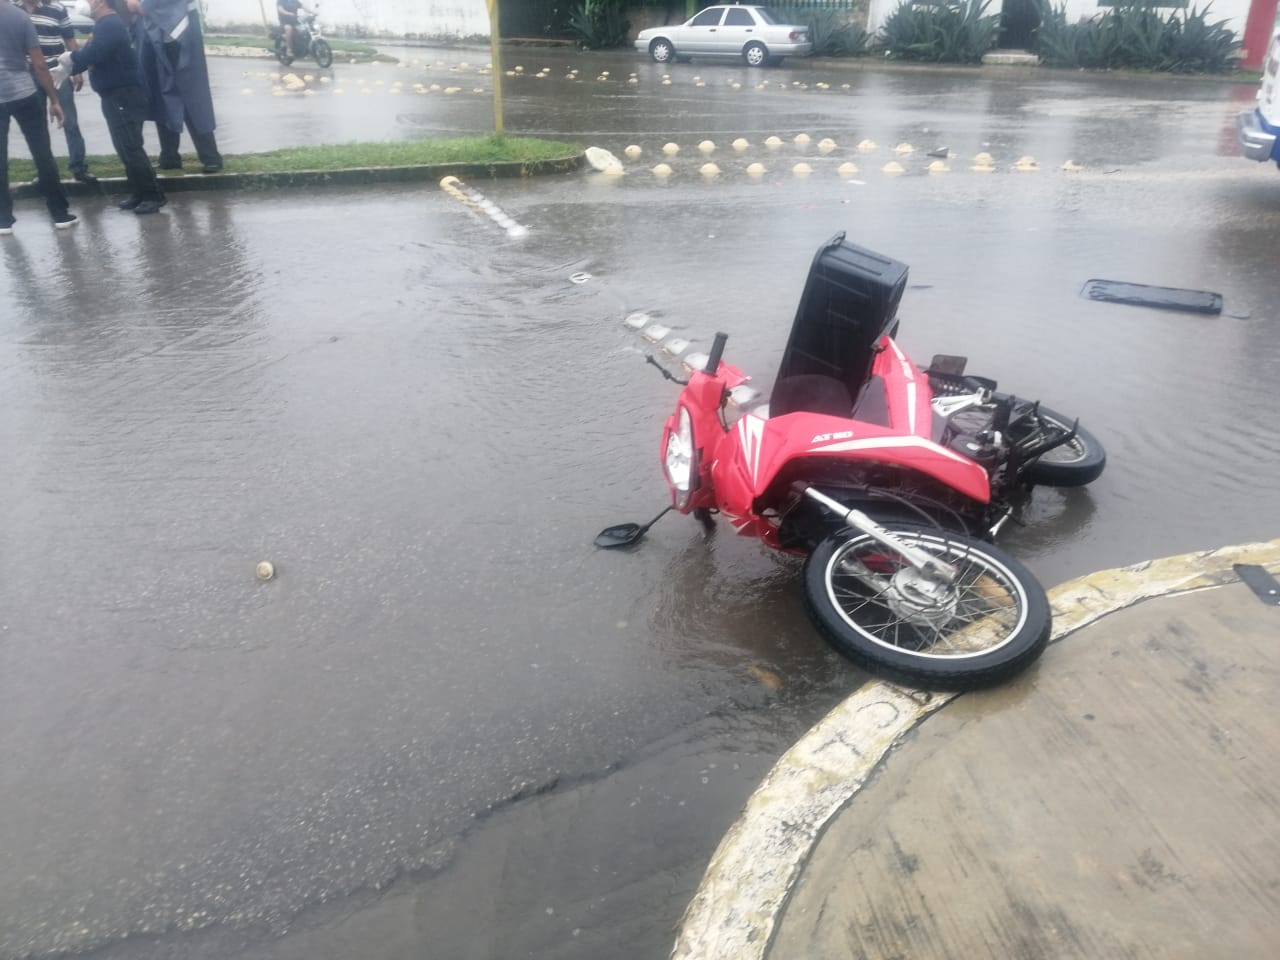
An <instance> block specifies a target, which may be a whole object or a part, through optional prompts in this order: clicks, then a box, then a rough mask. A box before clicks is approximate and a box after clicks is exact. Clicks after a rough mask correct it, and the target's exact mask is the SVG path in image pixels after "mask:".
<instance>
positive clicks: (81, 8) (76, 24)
mask: <svg viewBox="0 0 1280 960" xmlns="http://www.w3.org/2000/svg"><path fill="white" fill-rule="evenodd" d="M63 6H64V7H66V8H67V16H68V17H69V18H70V20H71V27H72V29H73V30H75V32H76V33H86V34H87V33H93V17H91V16H89V0H80V2H79V3H64V4H63Z"/></svg>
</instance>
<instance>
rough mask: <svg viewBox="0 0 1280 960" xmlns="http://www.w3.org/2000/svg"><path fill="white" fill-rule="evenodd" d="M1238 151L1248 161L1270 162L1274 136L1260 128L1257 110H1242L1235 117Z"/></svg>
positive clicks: (1273, 148) (1273, 147) (1260, 123)
mask: <svg viewBox="0 0 1280 960" xmlns="http://www.w3.org/2000/svg"><path fill="white" fill-rule="evenodd" d="M1236 129H1237V130H1238V131H1239V132H1240V151H1241V152H1242V153H1243V154H1244V155H1245V157H1246V158H1248V159H1250V160H1270V159H1272V156H1273V154H1274V153H1275V149H1276V135H1275V134H1274V133H1271V132H1269V131H1267V130H1265V129H1263V127H1262V121H1261V120H1259V119H1258V111H1257V110H1243V111H1241V112H1240V113H1239V114H1237V116H1236Z"/></svg>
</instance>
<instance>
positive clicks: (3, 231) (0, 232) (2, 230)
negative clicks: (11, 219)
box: [0, 223, 13, 237]
mask: <svg viewBox="0 0 1280 960" xmlns="http://www.w3.org/2000/svg"><path fill="white" fill-rule="evenodd" d="M12 235H13V224H12V223H11V224H9V225H8V226H7V227H0V237H9V236H12Z"/></svg>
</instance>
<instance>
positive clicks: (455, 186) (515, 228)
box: [440, 176, 529, 237]
mask: <svg viewBox="0 0 1280 960" xmlns="http://www.w3.org/2000/svg"><path fill="white" fill-rule="evenodd" d="M440 189H441V190H443V191H444V192H445V193H447V194H449V195H450V196H451V197H454V198H455V199H458V200H461V201H462V202H463V203H465V204H466V205H467V206H469V207H471V209H473V210H475V211H477V212H479V213H483V214H484V215H485V216H487V217H488V218H489V219H490V220H492V221H493V222H494V223H496V224H497V225H498V226H500V227H501V228H502V229H503V230H505V231H506V233H507V236H509V237H523V236H526V235H527V234H528V233H529V228H528V227H526V226H524V225H523V224H520V223H517V222H516V221H515V220H514V219H512V218H511V217H509V216H508V215H507V214H506V213H505V212H504V211H503V209H502V208H501V207H499V206H498V205H497V204H496V203H494V202H493V201H492V200H490V199H488V198H487V197H486V196H485V195H484V194H483V193H481V192H480V191H479V190H477V189H475V187H471V186H468V185H467V184H465V183H463V182H462V181H461V180H459V179H458V178H457V177H454V176H448V177H445V178H444V179H443V180H441V181H440Z"/></svg>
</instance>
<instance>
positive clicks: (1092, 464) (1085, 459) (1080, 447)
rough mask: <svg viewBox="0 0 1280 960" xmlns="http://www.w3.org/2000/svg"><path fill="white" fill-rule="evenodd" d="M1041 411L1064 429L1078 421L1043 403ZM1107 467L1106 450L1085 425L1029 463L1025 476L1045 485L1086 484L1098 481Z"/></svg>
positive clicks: (1066, 485)
mask: <svg viewBox="0 0 1280 960" xmlns="http://www.w3.org/2000/svg"><path fill="white" fill-rule="evenodd" d="M1039 413H1040V418H1041V419H1042V420H1045V421H1047V422H1049V423H1051V424H1053V425H1054V426H1057V427H1061V428H1062V429H1063V430H1070V429H1071V424H1072V423H1074V422H1075V420H1074V419H1073V418H1072V417H1067V416H1064V415H1063V414H1061V413H1057V412H1056V411H1054V410H1050V409H1049V408H1048V407H1045V406H1043V405H1041V407H1040V408H1039ZM1106 466H1107V451H1106V450H1104V449H1103V447H1102V444H1101V443H1099V442H1098V438H1097V437H1095V436H1094V435H1093V434H1092V433H1090V432H1089V431H1088V430H1086V429H1085V428H1084V427H1076V435H1075V436H1074V437H1072V438H1071V439H1070V440H1068V441H1067V442H1066V443H1064V444H1063V445H1062V446H1060V447H1054V448H1053V449H1052V450H1050V451H1049V452H1048V453H1046V454H1044V455H1043V456H1041V457H1037V458H1036V460H1035V462H1034V463H1031V464H1028V465H1027V470H1026V473H1025V474H1024V476H1025V477H1026V478H1027V479H1028V480H1030V481H1031V482H1032V483H1038V484H1040V485H1041V486H1045V487H1083V486H1084V485H1085V484H1089V483H1093V481H1095V480H1097V479H1098V477H1099V476H1101V475H1102V471H1103V470H1104V469H1106Z"/></svg>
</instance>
